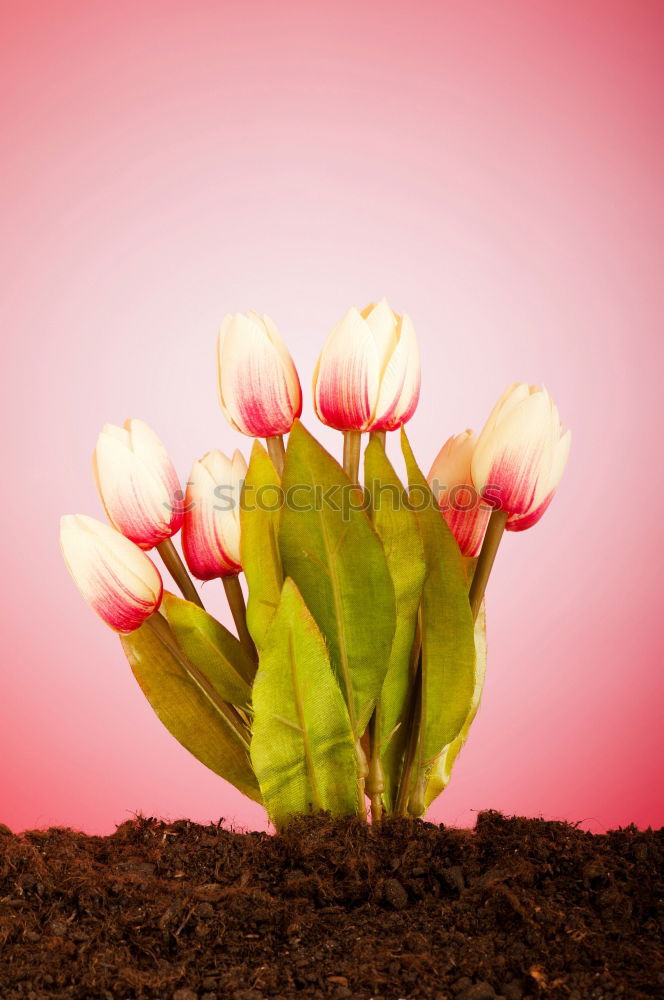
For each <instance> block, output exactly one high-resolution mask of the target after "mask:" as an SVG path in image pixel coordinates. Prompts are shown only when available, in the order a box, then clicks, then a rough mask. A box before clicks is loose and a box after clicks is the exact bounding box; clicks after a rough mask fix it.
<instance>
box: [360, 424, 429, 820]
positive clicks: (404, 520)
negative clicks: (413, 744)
mask: <svg viewBox="0 0 664 1000" xmlns="http://www.w3.org/2000/svg"><path fill="white" fill-rule="evenodd" d="M364 476H365V485H366V488H367V490H368V491H369V494H370V496H371V508H372V518H373V523H374V525H375V528H376V530H377V532H378V535H379V537H380V539H381V541H382V543H383V549H384V551H385V556H386V557H387V564H388V566H389V569H390V575H391V577H392V584H393V585H394V594H395V598H396V630H395V633H394V641H393V643H392V652H391V654H390V662H389V666H388V669H387V673H386V675H385V680H384V682H383V687H382V690H381V694H380V699H379V702H378V705H377V706H376V719H375V726H376V738H377V739H378V741H379V743H380V744H381V746H382V750H381V759H382V763H383V771H384V774H385V791H384V793H383V800H384V802H385V807H386V809H387V810H388V811H391V809H392V807H393V805H394V799H395V796H396V791H397V784H398V781H399V777H400V774H401V761H402V757H403V753H404V749H405V743H406V737H407V732H406V714H407V710H408V692H409V690H410V687H411V684H412V683H413V678H414V673H415V671H414V669H413V664H412V663H411V653H412V649H413V641H414V638H415V629H416V625H417V613H418V609H419V606H420V598H421V596H422V586H423V584H424V577H425V575H426V564H425V561H424V549H423V546H422V539H421V538H420V533H419V530H418V526H417V518H416V516H415V514H414V513H413V511H412V510H411V509H410V508H409V506H408V502H407V496H406V493H405V490H404V488H403V485H402V484H401V482H400V480H399V477H398V476H397V474H396V472H395V471H394V469H393V467H392V464H391V463H390V461H389V459H388V458H387V455H386V454H385V449H384V448H383V446H382V444H380V443H379V442H378V441H377V440H373V441H371V442H370V443H369V445H368V446H367V449H366V451H365V454H364Z"/></svg>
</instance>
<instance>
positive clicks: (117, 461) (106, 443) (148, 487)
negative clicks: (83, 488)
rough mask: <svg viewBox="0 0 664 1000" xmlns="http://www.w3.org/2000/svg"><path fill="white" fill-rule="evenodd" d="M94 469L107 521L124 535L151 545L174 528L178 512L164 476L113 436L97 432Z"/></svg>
mask: <svg viewBox="0 0 664 1000" xmlns="http://www.w3.org/2000/svg"><path fill="white" fill-rule="evenodd" d="M93 471H94V474H95V479H96V481H97V487H98V490H99V494H100V496H101V499H102V502H103V505H104V509H105V511H106V514H107V516H108V519H109V521H110V522H111V524H112V525H113V526H114V527H115V528H117V530H118V531H120V532H122V534H123V535H126V537H127V538H129V539H131V540H132V541H133V542H135V543H136V544H137V545H140V546H141V547H142V548H152V546H153V545H157V544H158V543H159V542H161V541H163V540H164V539H165V538H168V537H170V535H172V534H173V533H174V530H177V528H178V527H179V522H180V521H181V513H180V512H179V511H178V510H175V509H174V506H175V504H176V503H177V501H176V498H175V497H174V495H173V493H172V491H171V490H170V489H169V487H167V486H166V484H165V481H164V478H162V477H159V476H157V475H156V474H155V473H154V472H153V471H152V469H149V468H147V467H146V466H145V465H144V464H143V462H142V461H141V460H140V459H139V458H138V456H137V455H136V454H135V453H134V452H133V451H131V450H130V448H129V447H127V446H126V445H125V444H124V443H123V442H122V441H121V440H120V439H119V438H118V437H117V436H116V435H111V434H108V433H105V432H102V433H101V434H100V435H99V438H98V440H97V447H96V450H95V455H94V461H93ZM174 525H176V526H175V527H174Z"/></svg>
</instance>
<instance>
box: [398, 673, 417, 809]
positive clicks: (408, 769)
mask: <svg viewBox="0 0 664 1000" xmlns="http://www.w3.org/2000/svg"><path fill="white" fill-rule="evenodd" d="M421 722H422V663H421V659H420V662H419V663H418V665H417V672H416V674H415V679H414V681H413V686H412V688H411V692H410V707H409V711H408V722H407V729H408V744H407V746H406V754H405V756H404V761H403V768H402V771H401V779H400V781H399V791H398V792H397V799H396V802H395V804H394V812H395V813H396V815H397V816H406V815H407V813H408V798H409V796H410V786H411V782H412V778H413V769H414V767H415V759H416V757H417V748H418V744H419V742H420V724H421Z"/></svg>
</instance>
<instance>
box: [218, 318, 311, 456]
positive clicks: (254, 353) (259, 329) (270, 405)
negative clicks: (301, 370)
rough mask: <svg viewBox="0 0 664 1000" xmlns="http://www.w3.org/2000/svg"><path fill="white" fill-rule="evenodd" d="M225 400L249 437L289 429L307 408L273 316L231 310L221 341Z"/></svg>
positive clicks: (233, 418) (238, 427) (230, 416)
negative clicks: (232, 311) (303, 409)
mask: <svg viewBox="0 0 664 1000" xmlns="http://www.w3.org/2000/svg"><path fill="white" fill-rule="evenodd" d="M217 358H218V365H219V367H218V372H219V401H220V403H221V409H222V411H223V414H224V416H225V417H226V419H227V420H228V422H229V423H230V425H231V426H232V427H233V428H234V429H235V430H236V431H241V432H242V434H248V435H249V437H273V436H276V435H278V434H286V433H287V432H288V431H289V430H290V429H291V427H292V426H293V421H294V420H295V419H296V418H297V417H299V416H300V414H301V413H302V390H301V388H300V380H299V378H298V375H297V371H296V370H295V365H294V364H293V359H292V358H291V356H290V354H289V353H288V348H287V347H286V345H285V343H284V341H283V339H282V336H281V334H280V333H279V331H278V329H277V327H276V326H275V324H274V323H273V322H272V320H271V319H269V317H267V316H259V315H258V313H255V312H249V313H247V315H246V316H243V315H242V313H235V315H233V316H230V315H229V316H226V318H225V319H224V321H223V323H222V324H221V328H220V330H219V341H218V345H217Z"/></svg>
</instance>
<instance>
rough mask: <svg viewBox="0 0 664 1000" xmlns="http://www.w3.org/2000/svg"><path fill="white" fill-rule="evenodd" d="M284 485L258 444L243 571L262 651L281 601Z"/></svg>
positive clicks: (250, 476) (245, 507)
mask: <svg viewBox="0 0 664 1000" xmlns="http://www.w3.org/2000/svg"><path fill="white" fill-rule="evenodd" d="M280 507H281V484H280V482H279V476H278V475H277V471H276V469H275V467H274V465H273V464H272V461H271V460H270V457H269V455H268V453H267V452H266V450H265V448H263V446H262V445H261V443H260V442H259V441H255V442H254V447H253V449H252V452H251V460H250V462H249V468H248V469H247V475H246V476H245V480H244V489H243V491H242V501H241V508H240V526H241V543H240V544H241V549H242V568H243V570H244V574H245V576H246V578H247V584H248V587H249V600H248V603H247V625H248V627H249V631H250V633H251V637H252V639H253V640H254V642H255V643H256V648H257V649H258V650H260V649H261V647H262V645H263V643H264V642H265V636H266V634H267V631H268V629H269V627H270V623H271V621H272V619H273V618H274V614H275V612H276V610H277V607H278V605H279V600H280V597H281V586H282V583H283V574H282V570H281V558H280V555H279V546H278V541H277V539H278V534H279V518H280Z"/></svg>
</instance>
